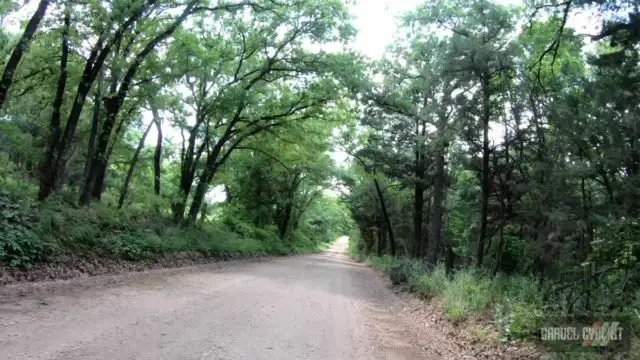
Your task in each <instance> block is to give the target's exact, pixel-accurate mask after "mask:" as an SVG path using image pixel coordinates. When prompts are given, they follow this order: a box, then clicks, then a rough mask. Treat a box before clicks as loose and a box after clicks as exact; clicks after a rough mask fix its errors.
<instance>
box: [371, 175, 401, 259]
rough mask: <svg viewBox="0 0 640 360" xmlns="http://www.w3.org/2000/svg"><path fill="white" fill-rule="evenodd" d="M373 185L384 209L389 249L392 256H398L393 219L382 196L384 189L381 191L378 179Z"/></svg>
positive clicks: (374, 180)
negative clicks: (390, 217) (392, 224)
mask: <svg viewBox="0 0 640 360" xmlns="http://www.w3.org/2000/svg"><path fill="white" fill-rule="evenodd" d="M373 183H374V185H375V187H376V193H377V194H378V200H379V201H380V208H381V209H382V215H383V216H384V222H385V223H386V226H387V231H388V233H389V247H390V250H391V255H392V256H395V255H396V238H395V236H394V235H393V227H392V226H391V219H389V213H388V212H387V205H386V204H385V202H384V196H383V194H382V189H380V183H378V179H376V178H374V179H373Z"/></svg>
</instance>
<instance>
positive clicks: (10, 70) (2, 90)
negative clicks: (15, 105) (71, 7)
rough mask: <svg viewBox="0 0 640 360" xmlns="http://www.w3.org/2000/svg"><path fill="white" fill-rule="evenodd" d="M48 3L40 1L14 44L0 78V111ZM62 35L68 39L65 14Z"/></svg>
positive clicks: (44, 0)
mask: <svg viewBox="0 0 640 360" xmlns="http://www.w3.org/2000/svg"><path fill="white" fill-rule="evenodd" d="M49 3H50V1H49V0H40V3H39V4H38V8H37V9H36V12H35V13H33V15H32V16H31V19H29V22H28V23H27V27H26V28H25V29H24V32H23V33H22V36H21V37H20V40H19V41H18V44H16V47H15V48H13V52H12V53H11V57H10V58H9V61H7V65H6V66H5V67H4V72H3V73H2V78H0V109H2V107H3V106H4V102H5V99H6V98H7V93H8V92H9V88H11V84H12V83H13V75H15V73H16V70H17V69H18V64H20V60H21V59H22V55H24V53H25V51H27V49H28V48H29V45H30V44H31V39H33V35H34V34H35V33H36V30H38V25H40V21H41V20H42V18H43V17H44V14H45V13H46V12H47V7H48V6H49ZM63 33H64V34H63V35H62V36H63V38H68V34H69V28H68V25H67V15H66V14H65V28H64V30H63ZM65 34H66V35H65ZM63 42H64V40H63ZM63 51H64V50H63ZM63 56H64V54H63ZM65 62H66V60H65ZM65 77H66V76H65Z"/></svg>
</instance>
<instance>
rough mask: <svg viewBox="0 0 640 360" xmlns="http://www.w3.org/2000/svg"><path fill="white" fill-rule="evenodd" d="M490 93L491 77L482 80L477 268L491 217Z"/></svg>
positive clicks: (479, 265) (481, 261)
mask: <svg viewBox="0 0 640 360" xmlns="http://www.w3.org/2000/svg"><path fill="white" fill-rule="evenodd" d="M490 95H491V94H490V93H489V77H488V76H487V75H485V76H484V77H483V79H482V112H483V114H482V131H483V140H482V207H481V210H480V234H479V235H478V247H477V249H476V266H477V267H482V263H483V260H484V244H485V240H486V237H487V221H488V216H489V195H490V191H491V183H490V182H489V155H490V149H489V118H490V117H491V109H490V105H491V104H490Z"/></svg>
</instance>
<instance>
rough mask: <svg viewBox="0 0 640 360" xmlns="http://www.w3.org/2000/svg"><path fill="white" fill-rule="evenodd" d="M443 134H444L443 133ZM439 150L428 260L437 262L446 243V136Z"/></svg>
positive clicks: (439, 141) (437, 152)
mask: <svg viewBox="0 0 640 360" xmlns="http://www.w3.org/2000/svg"><path fill="white" fill-rule="evenodd" d="M442 136H443V134H442ZM437 141H438V150H437V151H436V156H435V177H434V180H433V205H432V207H431V219H430V220H431V224H430V225H431V226H430V231H429V233H430V234H429V237H430V239H429V252H428V256H427V260H428V261H429V262H430V263H432V264H435V263H436V262H437V261H438V255H439V254H438V251H439V249H440V248H441V247H442V245H443V244H444V241H443V239H442V215H443V212H444V211H443V202H444V195H445V187H446V174H445V169H444V151H445V148H444V143H445V139H444V138H439V139H438V140H437Z"/></svg>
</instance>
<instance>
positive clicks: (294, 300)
mask: <svg viewBox="0 0 640 360" xmlns="http://www.w3.org/2000/svg"><path fill="white" fill-rule="evenodd" d="M434 309H436V307H434V306H433V305H429V304H427V303H425V302H422V301H419V300H417V299H412V298H411V297H410V296H409V295H407V294H405V293H404V292H400V291H399V290H398V289H395V288H394V287H392V286H391V285H390V283H389V282H388V280H387V279H385V278H383V277H382V276H379V275H378V274H376V273H375V272H374V271H373V270H371V269H370V268H369V267H368V266H366V265H363V264H358V263H356V262H354V261H352V260H351V259H350V258H349V257H348V256H347V255H346V242H338V243H337V244H336V245H334V246H333V247H332V248H331V249H330V250H329V251H327V252H325V253H322V254H315V255H302V256H293V257H286V258H271V259H259V260H242V261H231V262H223V263H215V264H209V265H201V266H193V267H187V268H180V269H160V270H152V271H146V272H134V273H126V274H122V275H112V276H96V277H89V278H80V279H72V280H67V281H57V282H36V283H18V284H11V285H6V286H3V287H0V348H1V349H2V353H3V356H2V357H3V359H7V360H11V359H19V360H23V359H64V360H73V359H153V360H156V359H251V360H261V359H278V360H284V359H307V360H316V359H317V360H321V359H322V360H326V359H336V360H348V359H354V360H355V359H358V360H360V359H363V360H364V359H367V360H369V359H380V360H383V359H384V360H405V359H406V360H410V359H411V360H415V359H492V358H493V359H505V358H514V359H523V358H527V357H528V356H527V355H525V354H523V353H522V352H521V351H519V350H518V349H506V351H505V348H501V349H500V350H499V351H497V350H495V349H496V348H495V347H494V348H491V347H485V346H481V345H482V344H477V343H474V341H472V340H469V339H468V336H466V335H464V334H465V331H462V330H460V329H458V328H456V327H455V326H454V325H452V324H450V323H448V322H447V321H444V320H443V318H442V316H441V315H439V314H438V313H437V312H435V311H434ZM491 349H494V350H491Z"/></svg>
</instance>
